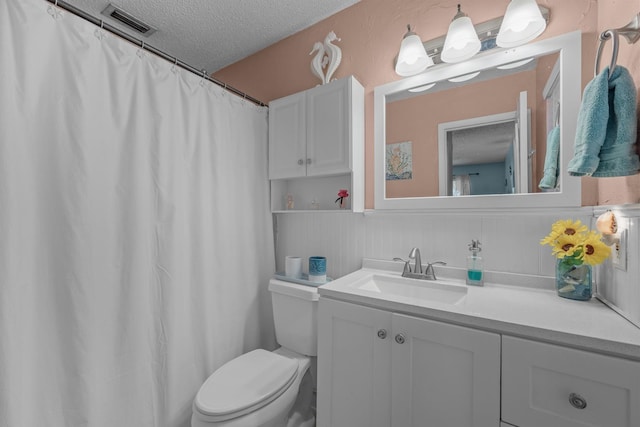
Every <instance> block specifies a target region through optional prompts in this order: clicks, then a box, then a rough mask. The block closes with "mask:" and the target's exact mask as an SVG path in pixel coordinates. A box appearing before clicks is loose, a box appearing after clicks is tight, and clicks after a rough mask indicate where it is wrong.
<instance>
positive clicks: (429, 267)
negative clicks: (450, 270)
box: [424, 261, 447, 280]
mask: <svg viewBox="0 0 640 427" xmlns="http://www.w3.org/2000/svg"><path fill="white" fill-rule="evenodd" d="M434 265H447V263H446V262H444V261H434V262H428V263H427V269H426V270H425V272H424V275H425V276H427V278H428V279H429V280H437V279H436V272H435V270H434V269H433V266H434Z"/></svg>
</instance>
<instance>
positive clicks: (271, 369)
mask: <svg viewBox="0 0 640 427" xmlns="http://www.w3.org/2000/svg"><path fill="white" fill-rule="evenodd" d="M269 290H270V291H271V293H272V301H273V307H274V321H275V330H276V339H277V340H278V342H279V343H280V344H283V347H280V348H278V349H277V350H275V351H273V352H269V351H267V350H262V349H258V350H253V351H251V352H249V353H246V354H243V355H241V356H239V357H237V358H235V359H233V360H231V361H229V362H227V363H226V364H224V365H223V366H222V367H220V368H219V369H218V370H216V371H215V372H214V373H213V374H211V376H210V377H209V378H208V379H207V380H206V381H205V383H204V384H203V385H202V386H201V387H200V390H199V391H198V393H197V395H196V398H195V399H194V401H193V405H192V409H193V413H192V416H191V426H192V427H312V426H314V425H315V417H314V413H313V404H312V403H313V387H314V384H313V383H314V381H313V378H314V377H315V376H314V375H313V373H312V370H313V367H312V365H313V366H314V364H313V363H312V360H311V358H312V357H313V356H315V355H316V352H317V345H316V337H317V329H316V323H315V321H316V312H317V301H318V293H317V289H316V288H313V287H306V286H304V285H297V284H292V283H287V282H282V281H279V280H272V281H271V282H270V284H269ZM294 318H295V321H293V319H294ZM284 345H286V347H285V346H284Z"/></svg>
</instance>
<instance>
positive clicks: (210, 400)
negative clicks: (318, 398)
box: [195, 349, 298, 416]
mask: <svg viewBox="0 0 640 427" xmlns="http://www.w3.org/2000/svg"><path fill="white" fill-rule="evenodd" d="M297 373H298V362H297V360H295V359H290V358H288V357H284V356H281V355H279V354H276V353H273V352H270V351H266V350H261V349H258V350H253V351H251V352H249V353H245V354H243V355H242V356H239V357H236V358H235V359H233V360H231V361H229V362H227V363H226V364H224V365H223V366H222V367H220V368H219V369H218V370H216V371H215V372H214V373H213V374H211V376H210V377H209V378H208V379H207V380H206V381H205V383H204V384H203V385H202V387H201V388H200V391H198V394H197V395H196V400H195V404H196V406H197V407H198V410H199V411H200V412H201V413H203V414H206V415H213V416H222V415H229V414H237V413H239V412H241V413H245V412H249V411H247V410H248V409H251V408H254V407H256V408H257V407H261V406H263V405H264V404H266V403H269V402H271V401H272V400H273V399H275V398H277V397H278V396H279V395H280V394H281V393H282V392H283V391H284V390H286V388H288V387H289V386H290V385H291V383H292V382H293V380H295V378H296V375H297Z"/></svg>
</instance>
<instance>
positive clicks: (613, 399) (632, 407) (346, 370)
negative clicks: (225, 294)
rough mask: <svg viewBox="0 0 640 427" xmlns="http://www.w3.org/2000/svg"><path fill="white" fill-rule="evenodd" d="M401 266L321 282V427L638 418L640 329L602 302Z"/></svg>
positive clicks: (610, 424) (479, 426)
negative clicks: (421, 273)
mask: <svg viewBox="0 0 640 427" xmlns="http://www.w3.org/2000/svg"><path fill="white" fill-rule="evenodd" d="M402 266H403V265H402V263H394V262H388V261H376V260H364V262H363V268H362V269H361V270H358V271H356V272H354V273H351V274H349V275H347V276H344V277H342V278H340V279H338V280H335V281H333V282H331V283H329V284H327V285H324V286H322V287H320V288H319V293H320V295H321V298H320V306H319V315H318V334H319V337H318V345H319V349H318V426H319V427H329V426H335V427H337V426H350V427H358V426H362V427H365V426H366V427H373V426H376V427H383V426H384V427H390V426H394V427H396V426H403V427H409V426H425V425H433V426H439V427H446V426H456V427H463V426H474V427H484V426H495V427H499V426H500V427H508V426H518V427H528V426H530V427H540V426H554V427H565V426H603V427H605V426H606V427H618V426H621V427H622V426H626V427H632V426H637V425H640V329H638V328H637V327H635V326H634V325H632V324H631V323H629V322H628V321H627V320H625V319H624V318H622V317H620V316H619V315H618V314H617V313H615V312H614V311H612V310H611V309H609V308H607V307H606V306H605V305H604V304H602V303H600V302H599V301H597V300H595V299H593V300H591V301H589V302H579V301H571V300H565V299H562V298H560V297H558V296H557V295H556V293H555V291H553V290H552V289H551V288H550V289H549V290H547V289H545V288H542V289H541V288H530V287H524V286H508V285H500V284H492V283H488V284H486V286H484V287H467V286H465V285H464V282H463V281H457V280H436V281H427V280H417V279H409V278H403V277H401V271H402ZM441 274H442V273H441Z"/></svg>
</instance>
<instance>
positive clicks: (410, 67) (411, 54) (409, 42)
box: [396, 25, 433, 77]
mask: <svg viewBox="0 0 640 427" xmlns="http://www.w3.org/2000/svg"><path fill="white" fill-rule="evenodd" d="M432 65H433V60H432V59H431V58H430V57H429V56H428V55H427V52H426V51H425V50H424V45H423V44H422V40H420V37H418V35H417V34H416V33H414V32H413V31H411V26H410V25H407V33H406V34H405V35H404V37H403V38H402V44H401V45H400V52H399V53H398V59H397V61H396V74H398V75H399V76H403V77H407V76H413V75H415V74H418V73H421V72H423V71H424V70H426V69H427V67H430V66H432Z"/></svg>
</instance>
